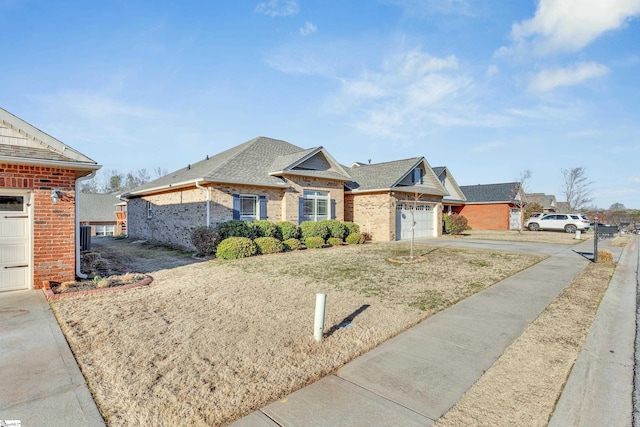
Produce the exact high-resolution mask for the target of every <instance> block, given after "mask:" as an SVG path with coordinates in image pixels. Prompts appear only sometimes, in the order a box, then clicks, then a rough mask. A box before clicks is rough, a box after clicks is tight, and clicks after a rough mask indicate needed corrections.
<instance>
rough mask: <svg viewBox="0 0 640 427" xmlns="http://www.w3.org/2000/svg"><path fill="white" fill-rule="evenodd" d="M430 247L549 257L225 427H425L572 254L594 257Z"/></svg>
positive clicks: (573, 272) (573, 263)
mask: <svg viewBox="0 0 640 427" xmlns="http://www.w3.org/2000/svg"><path fill="white" fill-rule="evenodd" d="M437 242H438V243H437V244H441V245H445V246H455V245H464V246H467V247H478V248H483V249H498V250H509V251H516V252H534V253H548V254H551V255H552V256H551V257H550V258H548V259H546V260H544V261H542V262H540V263H538V264H536V265H534V266H532V267H531V268H528V269H527V270H524V271H522V272H520V273H518V274H516V275H514V276H512V277H510V278H508V279H506V280H504V281H502V282H500V283H498V284H496V285H494V286H493V287H491V288H489V289H487V290H485V291H482V292H480V293H478V294H476V295H473V296H471V297H469V298H467V299H465V300H463V301H461V302H460V303H458V304H456V305H455V306H453V307H450V308H449V309H447V310H445V311H442V312H440V313H438V314H436V315H435V316H432V317H430V318H428V319H427V320H425V321H423V322H422V323H420V324H418V325H417V326H415V327H413V328H411V329H410V330H408V331H406V332H404V333H402V334H400V335H398V336H396V337H395V338H392V339H391V340H389V341H387V342H385V343H384V344H382V345H380V346H379V347H377V348H375V349H374V350H372V351H370V352H368V353H366V354H364V355H363V356H361V357H359V358H357V359H356V360H354V361H353V362H351V363H349V364H347V365H346V366H344V367H343V368H341V369H340V370H339V371H338V373H337V374H336V375H332V376H329V377H326V378H324V379H322V380H320V381H318V382H316V383H314V384H312V385H310V386H308V387H305V388H304V389H302V390H299V391H297V392H295V393H293V394H291V395H289V396H287V397H286V398H285V399H282V400H281V401H278V402H274V403H272V404H270V405H268V406H266V407H264V408H262V409H261V410H259V411H256V412H254V413H252V414H250V415H248V416H247V417H245V418H242V419H240V420H238V421H237V422H235V423H234V424H232V425H233V426H235V427H238V426H259V425H264V426H278V425H280V426H301V425H304V426H389V425H402V426H429V425H432V424H433V423H434V422H435V420H437V419H438V418H440V417H441V416H442V415H443V414H444V413H445V412H447V410H449V409H450V408H451V407H452V406H453V405H454V404H455V403H456V402H457V401H458V400H459V399H460V398H461V397H462V395H463V394H464V393H465V392H466V391H467V390H468V389H469V388H470V387H471V386H472V385H473V384H474V383H475V382H476V381H477V380H478V379H479V378H480V376H481V375H482V374H483V373H484V371H485V370H487V369H489V368H490V367H491V365H493V363H494V362H495V361H496V360H497V359H498V358H499V357H500V356H501V355H502V353H503V352H504V350H505V349H506V348H507V347H508V346H509V345H510V344H511V343H512V342H513V341H514V340H515V339H516V338H517V337H519V336H520V335H521V334H522V332H523V331H524V330H525V329H526V328H527V327H528V326H529V325H530V324H531V323H532V322H533V321H534V320H535V319H536V318H537V317H538V315H539V314H540V313H541V312H542V311H543V310H544V309H545V308H546V307H547V306H548V305H549V303H551V302H552V301H553V300H554V299H555V298H556V296H558V295H559V294H560V292H561V291H562V290H563V289H564V288H565V287H566V286H567V285H569V284H570V283H571V282H572V281H573V279H574V278H575V277H576V276H577V275H578V274H579V273H580V272H581V271H582V270H583V269H584V267H585V266H586V265H587V264H588V262H589V261H588V260H587V259H586V258H585V257H584V256H581V255H580V254H579V253H588V252H593V242H592V241H587V242H583V243H581V244H579V245H575V246H571V247H568V246H566V245H540V244H531V243H529V244H521V243H516V242H491V241H463V242H461V243H456V242H454V241H452V240H447V239H437ZM428 243H429V244H433V243H436V241H435V240H434V241H430V242H428ZM607 249H608V248H607ZM612 249H614V251H613V252H616V251H615V248H612ZM617 252H618V253H620V252H621V251H617ZM614 255H616V254H615V253H614ZM626 261H627V260H626V259H625V262H626ZM632 313H633V311H632ZM632 342H633V340H632ZM565 425H572V424H571V423H569V424H565Z"/></svg>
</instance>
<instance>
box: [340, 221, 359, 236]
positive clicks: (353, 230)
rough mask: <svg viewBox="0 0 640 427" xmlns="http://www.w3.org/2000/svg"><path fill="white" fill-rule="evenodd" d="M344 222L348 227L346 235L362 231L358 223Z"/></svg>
mask: <svg viewBox="0 0 640 427" xmlns="http://www.w3.org/2000/svg"><path fill="white" fill-rule="evenodd" d="M342 224H343V225H344V226H345V227H346V228H347V234H346V236H348V235H349V234H353V233H359V232H360V226H359V225H358V224H356V223H355V222H351V221H345V222H343V223H342Z"/></svg>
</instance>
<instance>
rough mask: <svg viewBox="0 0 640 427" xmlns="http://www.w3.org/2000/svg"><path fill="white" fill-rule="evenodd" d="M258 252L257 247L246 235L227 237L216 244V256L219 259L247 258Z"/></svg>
mask: <svg viewBox="0 0 640 427" xmlns="http://www.w3.org/2000/svg"><path fill="white" fill-rule="evenodd" d="M257 253H258V247H257V246H256V244H255V243H254V242H253V240H251V239H249V238H247V237H229V238H228V239H224V240H223V241H222V242H220V244H219V245H218V249H217V250H216V256H217V257H218V258H221V259H238V258H247V257H250V256H253V255H255V254H257Z"/></svg>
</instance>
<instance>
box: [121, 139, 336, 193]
mask: <svg viewBox="0 0 640 427" xmlns="http://www.w3.org/2000/svg"><path fill="white" fill-rule="evenodd" d="M321 149H322V147H317V148H310V149H303V148H300V147H298V146H296V145H293V144H290V143H288V142H286V141H280V140H277V139H271V138H266V137H262V136H261V137H257V138H254V139H252V140H250V141H247V142H245V143H243V144H240V145H238V146H235V147H233V148H230V149H229V150H226V151H223V152H222V153H219V154H216V155H214V156H212V157H209V158H208V159H205V160H201V161H199V162H197V163H194V164H191V165H188V166H187V167H184V168H182V169H179V170H177V171H175V172H171V173H169V174H167V175H165V176H163V177H161V178H158V179H156V180H154V181H151V182H149V183H147V184H145V185H142V186H140V187H137V188H134V189H132V190H130V191H129V192H127V193H124V194H123V196H124V197H128V196H131V195H136V194H143V193H145V192H148V191H153V190H154V189H160V188H167V187H172V186H179V185H181V184H186V183H189V184H192V183H193V182H195V181H206V182H220V183H234V184H245V185H257V186H265V187H286V186H287V185H286V184H285V183H284V181H283V180H282V179H281V178H279V177H278V176H274V175H272V174H273V173H276V172H282V171H283V170H285V169H286V168H287V167H289V166H291V165H294V164H295V163H296V162H298V161H300V160H302V159H304V158H305V157H307V156H308V155H309V154H311V153H313V152H314V150H321ZM285 173H292V174H297V175H307V176H314V177H323V178H330V179H341V180H346V179H348V177H346V176H344V175H342V174H339V173H336V172H333V171H330V170H328V171H315V170H304V171H303V170H292V171H286V172H285Z"/></svg>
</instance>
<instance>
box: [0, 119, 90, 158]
mask: <svg viewBox="0 0 640 427" xmlns="http://www.w3.org/2000/svg"><path fill="white" fill-rule="evenodd" d="M0 157H4V158H6V160H7V161H11V162H19V163H35V164H54V165H55V164H59V165H60V166H65V167H69V168H73V169H80V170H97V169H99V168H100V166H99V165H98V164H97V163H96V162H95V161H93V160H92V159H90V158H89V157H87V156H85V155H84V154H82V153H80V152H79V151H76V150H74V149H73V148H71V147H69V146H68V145H66V144H64V143H63V142H61V141H59V140H57V139H56V138H54V137H52V136H51V135H48V134H46V133H44V132H43V131H41V130H40V129H38V128H36V127H35V126H33V125H31V124H29V123H27V122H25V121H24V120H22V119H20V118H18V117H16V116H14V115H13V114H11V113H9V112H8V111H6V110H4V109H2V108H0Z"/></svg>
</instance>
